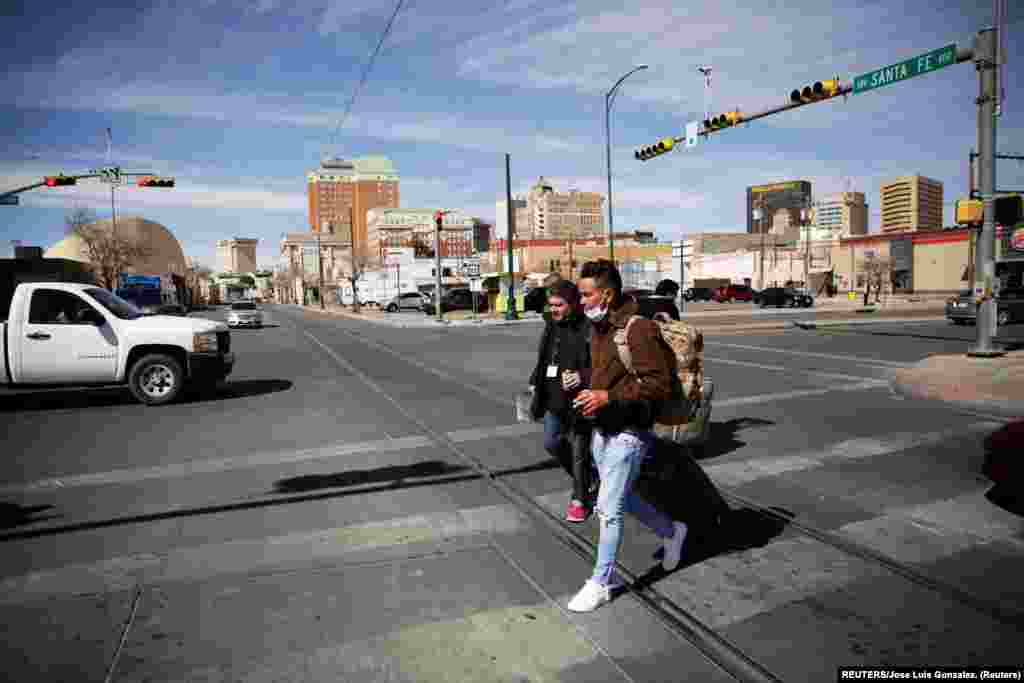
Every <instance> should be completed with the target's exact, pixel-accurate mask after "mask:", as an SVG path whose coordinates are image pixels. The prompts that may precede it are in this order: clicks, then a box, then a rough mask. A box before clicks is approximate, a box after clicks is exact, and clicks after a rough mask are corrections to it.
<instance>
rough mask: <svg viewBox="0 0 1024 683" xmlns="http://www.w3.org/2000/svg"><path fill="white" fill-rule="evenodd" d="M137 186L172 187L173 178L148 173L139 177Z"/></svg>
mask: <svg viewBox="0 0 1024 683" xmlns="http://www.w3.org/2000/svg"><path fill="white" fill-rule="evenodd" d="M138 185H139V187H174V178H161V177H160V176H155V175H148V176H144V177H142V178H140V179H139V182H138Z"/></svg>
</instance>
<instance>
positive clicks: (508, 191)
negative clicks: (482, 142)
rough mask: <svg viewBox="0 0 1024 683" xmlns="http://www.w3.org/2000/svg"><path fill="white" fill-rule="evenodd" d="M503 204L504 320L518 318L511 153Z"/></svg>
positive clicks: (506, 167) (508, 158) (507, 163)
mask: <svg viewBox="0 0 1024 683" xmlns="http://www.w3.org/2000/svg"><path fill="white" fill-rule="evenodd" d="M505 204H506V207H505V208H506V211H507V216H508V226H507V228H508V231H507V234H506V239H507V242H508V245H507V246H508V303H507V305H506V307H505V320H518V319H519V315H518V314H517V313H516V296H515V281H516V275H515V270H514V269H513V265H514V262H513V258H512V233H513V230H512V228H513V224H514V222H515V211H513V210H512V155H511V154H506V155H505Z"/></svg>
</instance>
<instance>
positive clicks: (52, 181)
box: [46, 175, 77, 187]
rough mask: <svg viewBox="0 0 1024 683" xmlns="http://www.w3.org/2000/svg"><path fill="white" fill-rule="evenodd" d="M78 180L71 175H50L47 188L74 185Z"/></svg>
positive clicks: (47, 179)
mask: <svg viewBox="0 0 1024 683" xmlns="http://www.w3.org/2000/svg"><path fill="white" fill-rule="evenodd" d="M76 182H77V179H76V178H75V177H74V176H69V175H48V176H46V186H47V187H60V186H61V185H74V184H75V183H76Z"/></svg>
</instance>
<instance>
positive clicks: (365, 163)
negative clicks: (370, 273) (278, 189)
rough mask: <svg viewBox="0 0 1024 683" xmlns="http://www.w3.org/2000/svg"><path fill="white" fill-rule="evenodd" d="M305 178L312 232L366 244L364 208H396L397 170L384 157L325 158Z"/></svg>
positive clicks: (397, 196) (397, 197)
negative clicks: (319, 165)
mask: <svg viewBox="0 0 1024 683" xmlns="http://www.w3.org/2000/svg"><path fill="white" fill-rule="evenodd" d="M307 180H308V183H309V185H308V192H309V227H310V229H311V230H312V231H313V232H321V231H323V232H331V233H334V234H335V235H338V236H340V237H341V238H342V239H346V240H348V239H354V240H356V241H358V242H359V243H361V244H366V212H367V211H369V210H370V209H397V208H398V201H399V195H398V173H397V172H396V171H395V167H394V165H393V164H392V163H391V161H390V160H388V159H387V158H386V157H381V156H370V157H361V158H357V159H327V160H325V161H324V162H323V164H322V167H321V168H320V169H318V170H316V171H311V172H310V173H309V174H308V175H307Z"/></svg>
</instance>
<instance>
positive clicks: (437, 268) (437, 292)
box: [434, 211, 448, 323]
mask: <svg viewBox="0 0 1024 683" xmlns="http://www.w3.org/2000/svg"><path fill="white" fill-rule="evenodd" d="M447 213H448V212H447V211H438V212H437V213H435V214H434V221H435V223H436V225H435V228H436V229H435V230H434V314H435V315H436V316H437V322H439V323H440V322H444V313H443V312H442V311H441V226H442V225H443V224H444V217H445V215H446V214H447Z"/></svg>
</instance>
